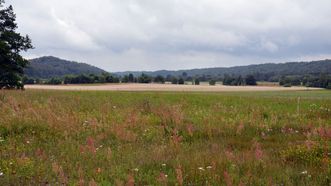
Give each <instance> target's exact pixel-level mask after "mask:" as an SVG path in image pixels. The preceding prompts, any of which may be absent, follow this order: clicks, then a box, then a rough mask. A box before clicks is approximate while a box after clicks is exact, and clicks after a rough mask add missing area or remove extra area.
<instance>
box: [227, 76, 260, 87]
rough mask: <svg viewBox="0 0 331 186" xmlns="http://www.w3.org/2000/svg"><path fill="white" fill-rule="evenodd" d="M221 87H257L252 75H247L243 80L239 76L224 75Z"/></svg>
mask: <svg viewBox="0 0 331 186" xmlns="http://www.w3.org/2000/svg"><path fill="white" fill-rule="evenodd" d="M223 85H231V86H243V85H257V83H256V79H255V77H254V76H253V75H247V76H246V77H245V78H242V77H241V75H239V76H235V75H232V76H230V75H227V74H226V75H224V78H223Z"/></svg>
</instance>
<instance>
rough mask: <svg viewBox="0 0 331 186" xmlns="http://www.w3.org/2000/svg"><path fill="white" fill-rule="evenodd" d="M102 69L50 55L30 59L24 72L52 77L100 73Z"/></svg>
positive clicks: (31, 75)
mask: <svg viewBox="0 0 331 186" xmlns="http://www.w3.org/2000/svg"><path fill="white" fill-rule="evenodd" d="M103 72H105V71H104V70H102V69H100V68H97V67H94V66H91V65H88V64H85V63H77V62H73V61H67V60H63V59H59V58H56V57H52V56H47V57H41V58H36V59H32V60H30V65H29V67H28V68H26V69H25V74H26V75H27V76H28V77H31V78H42V79H47V78H52V77H62V76H64V75H69V74H70V75H78V74H101V73H103Z"/></svg>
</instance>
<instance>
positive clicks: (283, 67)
mask: <svg viewBox="0 0 331 186" xmlns="http://www.w3.org/2000/svg"><path fill="white" fill-rule="evenodd" d="M130 73H131V74H133V75H134V76H139V75H141V74H142V73H144V74H147V75H149V76H157V75H162V76H164V77H166V76H169V75H170V76H176V77H178V76H188V77H200V78H201V77H206V78H207V79H209V78H215V79H222V78H223V77H224V75H226V74H227V75H234V76H239V75H240V76H243V77H244V76H246V75H254V76H255V78H256V79H257V80H259V81H279V79H280V77H282V76H304V75H319V74H331V60H320V61H312V62H289V63H279V64H276V63H266V64H258V65H248V66H237V67H228V68H204V69H192V70H178V71H167V70H161V71H154V72H148V71H127V72H118V73H115V74H117V75H119V76H123V75H127V74H130Z"/></svg>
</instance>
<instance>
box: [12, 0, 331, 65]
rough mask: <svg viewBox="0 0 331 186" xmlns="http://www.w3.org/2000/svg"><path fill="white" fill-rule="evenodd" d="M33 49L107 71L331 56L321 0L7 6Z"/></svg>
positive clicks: (114, 0) (132, 0) (325, 3)
mask: <svg viewBox="0 0 331 186" xmlns="http://www.w3.org/2000/svg"><path fill="white" fill-rule="evenodd" d="M7 4H13V6H14V9H15V11H16V13H17V17H18V23H19V28H20V31H21V32H22V33H27V34H29V35H30V36H31V38H32V39H33V42H34V45H35V47H36V49H34V50H31V51H30V52H28V53H27V54H25V55H26V56H27V57H35V56H42V55H55V56H59V57H63V58H67V59H72V60H79V61H84V62H87V63H90V64H93V65H97V66H99V67H102V68H105V69H107V70H109V71H121V70H156V69H179V68H198V67H212V66H233V65H243V64H249V63H262V62H283V61H294V60H310V59H316V58H318V57H328V56H331V54H330V53H331V52H330V51H331V50H330V49H331V37H330V33H331V20H330V19H329V18H330V17H331V11H330V10H329V7H331V1H329V0H315V1H312V0H277V1H275V0H251V1H247V0H233V1H226V0H196V1H191V0H181V1H177V0H139V1H136V0H95V1H78V0H70V1H68V0H46V1H45V0H29V1H14V0H7Z"/></svg>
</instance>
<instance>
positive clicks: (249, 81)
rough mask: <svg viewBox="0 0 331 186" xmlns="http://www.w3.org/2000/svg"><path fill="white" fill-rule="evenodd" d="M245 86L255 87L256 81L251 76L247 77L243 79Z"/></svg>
mask: <svg viewBox="0 0 331 186" xmlns="http://www.w3.org/2000/svg"><path fill="white" fill-rule="evenodd" d="M245 83H246V85H253V86H254V85H257V83H256V79H255V77H254V76H253V75H247V76H246V78H245Z"/></svg>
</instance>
